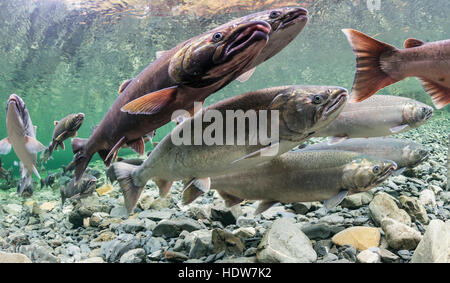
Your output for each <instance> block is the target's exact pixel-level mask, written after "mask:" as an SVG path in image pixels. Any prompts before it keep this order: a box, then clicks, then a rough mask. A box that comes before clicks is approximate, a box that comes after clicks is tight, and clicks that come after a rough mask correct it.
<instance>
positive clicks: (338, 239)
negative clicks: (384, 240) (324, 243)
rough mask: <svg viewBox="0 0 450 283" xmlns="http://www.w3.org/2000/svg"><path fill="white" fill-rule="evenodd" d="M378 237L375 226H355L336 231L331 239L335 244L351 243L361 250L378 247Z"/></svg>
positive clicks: (378, 233) (378, 232)
mask: <svg viewBox="0 0 450 283" xmlns="http://www.w3.org/2000/svg"><path fill="white" fill-rule="evenodd" d="M380 238H381V235H380V231H379V230H378V229H377V228H372V227H363V226H359V227H358V226H355V227H350V228H347V229H345V230H343V231H341V232H339V233H337V234H336V235H334V236H333V238H332V239H331V240H332V241H333V243H334V244H336V245H339V246H344V245H352V246H354V247H355V248H356V249H358V250H360V251H363V250H366V249H368V248H370V247H378V245H379V244H380Z"/></svg>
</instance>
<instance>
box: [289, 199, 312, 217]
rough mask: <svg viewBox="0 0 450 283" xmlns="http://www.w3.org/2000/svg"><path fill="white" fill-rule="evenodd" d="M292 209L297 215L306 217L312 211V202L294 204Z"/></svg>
mask: <svg viewBox="0 0 450 283" xmlns="http://www.w3.org/2000/svg"><path fill="white" fill-rule="evenodd" d="M292 209H293V210H294V211H295V213H297V214H302V215H305V214H306V213H308V211H309V210H310V209H311V203H310V202H296V203H293V204H292Z"/></svg>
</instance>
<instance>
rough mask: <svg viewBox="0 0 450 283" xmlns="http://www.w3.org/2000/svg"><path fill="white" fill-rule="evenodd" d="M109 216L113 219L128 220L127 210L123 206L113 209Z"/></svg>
mask: <svg viewBox="0 0 450 283" xmlns="http://www.w3.org/2000/svg"><path fill="white" fill-rule="evenodd" d="M109 215H110V216H111V217H113V218H122V219H126V218H128V212H127V209H126V208H125V207H123V206H115V207H113V209H111V212H110V213H109Z"/></svg>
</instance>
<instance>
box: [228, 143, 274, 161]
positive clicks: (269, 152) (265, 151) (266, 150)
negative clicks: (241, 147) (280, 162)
mask: <svg viewBox="0 0 450 283" xmlns="http://www.w3.org/2000/svg"><path fill="white" fill-rule="evenodd" d="M279 146H280V143H278V142H277V143H274V144H270V145H268V146H266V147H263V148H261V149H260V150H257V151H254V152H252V153H249V154H247V155H245V156H243V157H241V158H239V159H236V160H235V161H233V162H231V164H233V163H236V162H239V161H241V160H244V159H249V158H254V157H258V156H275V155H277V154H278V149H279Z"/></svg>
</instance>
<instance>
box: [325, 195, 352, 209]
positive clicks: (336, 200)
mask: <svg viewBox="0 0 450 283" xmlns="http://www.w3.org/2000/svg"><path fill="white" fill-rule="evenodd" d="M347 194H348V190H342V191H340V192H339V193H338V194H337V195H335V196H333V197H331V198H330V199H327V200H326V201H324V202H323V207H324V209H325V211H328V210H330V209H333V208H335V207H336V206H338V205H339V204H340V203H341V202H342V201H343V200H344V198H345V197H346V196H347Z"/></svg>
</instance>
